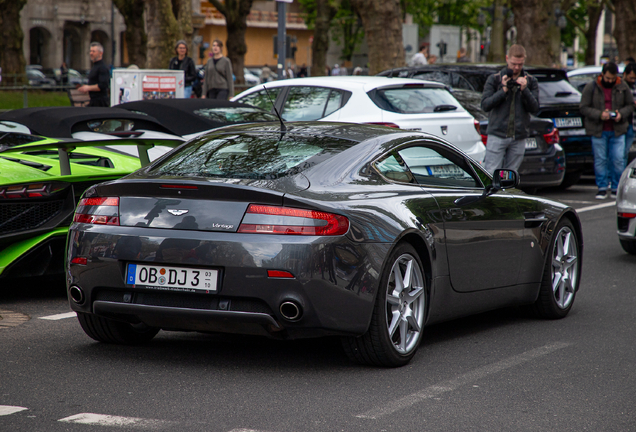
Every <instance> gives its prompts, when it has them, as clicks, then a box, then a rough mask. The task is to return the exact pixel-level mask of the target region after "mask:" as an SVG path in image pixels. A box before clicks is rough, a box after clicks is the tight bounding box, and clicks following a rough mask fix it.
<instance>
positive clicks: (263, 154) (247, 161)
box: [148, 133, 355, 179]
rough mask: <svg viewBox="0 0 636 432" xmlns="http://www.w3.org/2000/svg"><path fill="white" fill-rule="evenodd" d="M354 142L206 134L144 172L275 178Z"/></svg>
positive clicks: (321, 159) (191, 175)
mask: <svg viewBox="0 0 636 432" xmlns="http://www.w3.org/2000/svg"><path fill="white" fill-rule="evenodd" d="M354 144H355V142H352V141H349V140H345V139H338V138H332V137H324V136H318V137H316V136H305V135H292V134H284V133H283V134H281V133H276V134H263V133H258V134H252V133H247V134H240V135H238V134H234V135H221V134H214V135H206V136H204V137H202V138H199V139H196V140H194V141H191V142H190V143H189V144H188V145H187V146H185V147H182V148H181V149H180V150H177V151H175V152H173V153H171V154H170V155H168V156H167V157H166V158H164V159H162V160H161V161H159V162H158V163H157V164H155V165H153V166H152V168H151V169H150V171H149V172H148V174H150V175H158V176H160V175H170V176H183V177H219V178H236V179H276V178H281V177H285V176H288V175H294V174H297V173H299V172H302V171H304V170H306V169H307V168H310V167H311V166H314V165H316V164H318V163H320V162H322V161H324V160H327V159H329V158H330V157H332V156H334V155H336V154H338V153H340V152H342V151H343V150H346V149H347V148H349V147H351V146H353V145H354Z"/></svg>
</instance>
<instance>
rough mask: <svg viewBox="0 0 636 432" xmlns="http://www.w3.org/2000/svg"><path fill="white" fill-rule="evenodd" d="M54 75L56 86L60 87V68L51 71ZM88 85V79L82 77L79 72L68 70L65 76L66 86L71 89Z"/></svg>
mask: <svg viewBox="0 0 636 432" xmlns="http://www.w3.org/2000/svg"><path fill="white" fill-rule="evenodd" d="M53 71H54V73H55V82H56V83H57V85H62V72H61V70H60V68H56V69H53ZM84 84H88V77H87V76H85V75H82V74H81V73H80V72H78V71H76V70H75V69H69V70H68V72H67V74H66V85H70V86H73V87H76V86H79V85H84Z"/></svg>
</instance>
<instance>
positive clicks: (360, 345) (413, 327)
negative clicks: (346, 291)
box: [342, 243, 426, 367]
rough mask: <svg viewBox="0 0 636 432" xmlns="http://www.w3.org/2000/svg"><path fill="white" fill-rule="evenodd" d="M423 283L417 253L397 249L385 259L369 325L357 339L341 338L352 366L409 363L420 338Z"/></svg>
mask: <svg viewBox="0 0 636 432" xmlns="http://www.w3.org/2000/svg"><path fill="white" fill-rule="evenodd" d="M425 309H426V280H425V278H424V274H423V272H422V263H421V261H420V259H419V257H418V255H417V252H416V251H415V249H413V247H412V246H411V245H409V244H406V243H403V244H401V245H399V246H398V247H397V248H396V249H395V250H394V251H393V253H392V254H391V256H390V257H389V260H388V261H387V267H386V268H385V269H384V272H383V274H382V278H381V282H380V286H379V292H378V294H377V296H376V301H375V306H374V311H373V316H372V318H371V324H370V325H369V329H368V330H367V332H366V333H365V334H364V335H362V336H360V337H345V338H343V339H342V343H343V347H344V349H345V352H346V353H347V355H348V356H349V358H350V359H351V360H353V361H355V362H358V363H363V364H370V365H375V366H389V367H397V366H404V365H406V364H407V363H409V362H410V361H411V359H412V358H413V356H414V355H415V352H416V351H417V348H418V346H419V344H420V340H421V338H422V331H423V329H424V318H425V315H426V310H425Z"/></svg>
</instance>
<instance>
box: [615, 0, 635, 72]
mask: <svg viewBox="0 0 636 432" xmlns="http://www.w3.org/2000/svg"><path fill="white" fill-rule="evenodd" d="M614 8H615V10H616V28H615V29H614V38H615V39H616V44H617V45H618V55H619V57H620V59H621V60H623V61H624V60H625V59H626V58H627V57H635V56H636V31H635V30H634V29H636V2H635V1H634V0H614Z"/></svg>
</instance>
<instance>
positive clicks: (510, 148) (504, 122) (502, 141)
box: [481, 45, 539, 173]
mask: <svg viewBox="0 0 636 432" xmlns="http://www.w3.org/2000/svg"><path fill="white" fill-rule="evenodd" d="M525 61H526V50H525V48H524V47H522V46H521V45H512V46H511V47H510V49H509V50H508V54H507V55H506V64H507V67H506V68H504V69H502V70H501V71H500V72H498V73H495V74H492V75H490V76H489V77H488V80H487V81H486V85H485V86H484V92H483V93H482V97H481V107H482V109H483V110H484V111H486V112H487V113H488V141H487V144H486V157H485V159H484V167H485V168H486V170H488V172H490V173H492V172H494V171H495V170H496V169H499V168H505V169H513V170H517V169H519V166H520V165H521V162H522V161H523V155H524V154H525V151H526V138H528V135H529V126H530V114H535V113H537V112H538V111H539V83H538V82H537V79H536V78H535V77H533V76H532V75H529V74H528V73H526V71H524V70H523V65H524V63H525Z"/></svg>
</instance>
